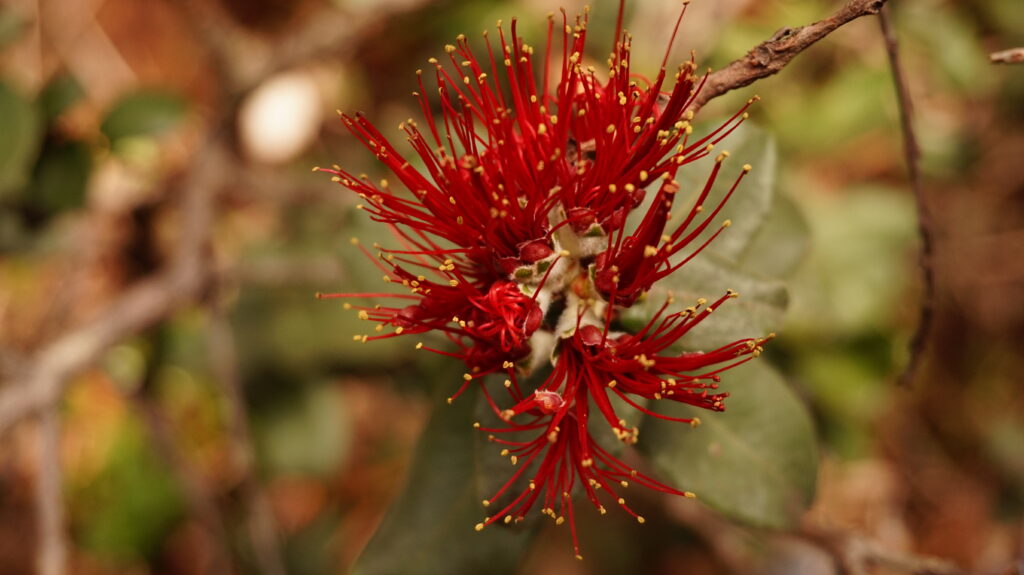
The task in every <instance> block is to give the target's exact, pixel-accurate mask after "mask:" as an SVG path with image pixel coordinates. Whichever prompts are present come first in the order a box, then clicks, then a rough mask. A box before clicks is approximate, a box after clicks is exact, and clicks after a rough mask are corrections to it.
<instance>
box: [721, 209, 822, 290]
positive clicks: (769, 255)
mask: <svg viewBox="0 0 1024 575" xmlns="http://www.w3.org/2000/svg"><path fill="white" fill-rule="evenodd" d="M810 235H811V231H810V228H809V227H808V224H807V219H806V218H805V217H804V215H803V212H801V211H800V208H798V207H797V205H796V202H794V201H793V200H792V199H790V197H789V196H788V195H786V194H782V193H776V194H775V197H774V201H773V202H772V205H771V209H770V210H769V211H768V215H767V217H766V218H765V220H764V222H763V223H762V225H761V227H760V229H758V230H757V233H756V234H754V237H753V238H752V239H751V241H750V243H749V244H747V247H746V248H745V249H744V250H743V251H742V252H741V253H739V254H738V257H737V260H736V261H737V263H738V264H739V266H740V267H741V268H743V269H744V270H746V271H749V272H753V273H758V274H761V275H765V276H769V277H775V278H788V277H790V276H791V275H793V273H794V272H795V271H796V270H797V268H798V267H799V266H800V264H801V263H802V262H803V260H804V257H805V256H806V255H807V252H808V250H809V248H810Z"/></svg>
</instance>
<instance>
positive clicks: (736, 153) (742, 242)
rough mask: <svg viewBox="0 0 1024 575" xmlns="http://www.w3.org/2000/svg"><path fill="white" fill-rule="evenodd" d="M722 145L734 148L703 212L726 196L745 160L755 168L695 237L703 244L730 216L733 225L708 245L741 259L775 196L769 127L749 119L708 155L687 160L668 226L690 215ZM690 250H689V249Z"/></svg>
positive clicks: (705, 213)
mask: <svg viewBox="0 0 1024 575" xmlns="http://www.w3.org/2000/svg"><path fill="white" fill-rule="evenodd" d="M723 150H728V151H729V154H730V155H729V158H728V159H726V160H725V161H724V162H723V163H722V169H721V171H720V172H719V174H718V177H717V178H715V184H714V186H713V187H712V188H711V193H710V194H709V195H708V197H707V199H706V200H705V201H704V209H705V212H704V213H703V214H702V215H707V214H710V213H711V210H713V209H714V207H715V206H717V205H718V203H719V202H720V201H721V199H722V198H724V197H725V194H727V193H728V192H729V189H730V188H732V186H733V184H735V183H736V178H737V177H739V175H740V173H741V172H742V166H743V165H744V164H750V165H751V166H752V167H753V170H751V172H750V173H749V174H747V176H746V177H745V178H743V183H741V184H740V185H739V186H738V187H737V188H736V191H735V192H734V193H733V195H732V197H731V198H730V199H729V201H728V202H727V203H726V204H725V206H723V207H722V211H721V212H719V214H718V216H717V217H716V218H715V222H714V223H713V224H712V225H710V226H708V229H707V230H706V231H705V232H704V233H703V234H701V235H700V236H698V237H697V238H695V239H694V241H693V244H692V245H693V246H694V247H696V246H699V245H700V244H702V243H703V241H704V240H705V239H707V238H709V237H710V236H711V235H712V234H714V233H715V232H716V231H717V230H718V229H719V224H720V223H721V222H724V221H725V220H731V221H732V225H731V226H730V227H729V229H727V230H725V231H724V232H722V233H721V235H719V236H718V237H717V238H716V239H715V241H714V242H713V243H712V244H711V245H710V246H708V250H709V251H712V252H714V253H716V254H718V255H721V256H724V257H726V258H729V259H736V258H738V257H739V255H740V254H741V253H742V252H743V251H744V250H745V249H747V246H749V245H750V242H751V241H753V239H754V235H755V234H756V233H757V231H758V229H760V228H761V226H762V225H763V223H764V220H765V217H767V215H768V213H769V210H770V209H771V206H772V202H773V200H774V196H775V194H774V185H775V168H776V156H777V154H776V151H775V140H774V139H773V138H772V137H771V136H770V135H769V134H768V132H766V131H764V130H762V129H760V128H758V127H756V126H754V125H753V124H751V123H750V122H745V123H744V124H743V125H741V126H740V127H739V128H737V129H736V131H734V132H733V133H732V134H730V135H729V137H728V138H726V139H725V140H724V141H722V142H721V143H719V144H718V146H717V148H716V149H715V150H713V151H712V152H711V154H709V155H708V156H707V157H705V158H702V159H701V160H699V161H697V162H694V163H692V164H688V165H686V166H683V167H682V168H681V169H680V170H679V175H678V176H677V178H676V179H677V180H678V181H679V183H680V185H681V186H682V190H681V192H680V194H685V195H679V197H677V198H676V201H677V203H676V204H675V209H673V210H672V211H673V215H674V217H673V218H672V220H670V222H669V224H668V226H666V229H674V228H675V226H677V225H679V224H680V223H682V222H683V220H684V219H685V218H686V217H687V216H688V215H689V212H690V209H691V207H692V206H693V203H694V201H695V200H696V198H697V197H698V195H699V194H700V192H701V190H703V189H704V185H705V183H706V182H707V178H708V175H709V174H711V170H712V169H713V168H714V166H715V158H716V157H717V156H718V154H719V153H721V151H723ZM684 252H685V253H687V254H689V253H690V252H689V251H688V250H684Z"/></svg>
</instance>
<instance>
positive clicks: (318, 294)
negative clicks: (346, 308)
mask: <svg viewBox="0 0 1024 575" xmlns="http://www.w3.org/2000/svg"><path fill="white" fill-rule="evenodd" d="M313 297H315V298H316V299H324V294H322V293H320V292H316V293H315V294H313Z"/></svg>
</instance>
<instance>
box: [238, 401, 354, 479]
mask: <svg viewBox="0 0 1024 575" xmlns="http://www.w3.org/2000/svg"><path fill="white" fill-rule="evenodd" d="M343 403H344V399H343V398H342V393H341V390H339V389H338V388H337V387H334V386H330V385H313V386H306V387H304V388H303V389H302V390H301V391H299V392H298V395H297V397H293V398H291V399H290V400H288V401H287V402H286V403H285V404H283V405H280V404H279V405H277V406H276V408H275V409H274V410H273V411H270V412H267V413H265V414H263V415H262V416H261V417H260V418H259V419H258V420H257V421H256V422H255V425H254V431H255V435H256V439H257V444H258V446H259V450H260V454H261V456H262V459H263V462H264V463H265V464H266V465H267V466H268V467H269V468H270V469H271V470H272V471H273V472H275V473H285V474H288V473H298V474H304V475H314V476H321V477H326V476H330V475H331V474H332V473H334V472H335V471H336V470H337V468H338V466H339V465H340V464H341V462H342V461H343V460H344V459H345V456H346V454H347V452H348V448H349V445H350V442H351V439H352V437H351V435H352V432H351V429H350V427H349V424H348V415H347V414H346V413H345V410H344V409H343V408H342V405H343Z"/></svg>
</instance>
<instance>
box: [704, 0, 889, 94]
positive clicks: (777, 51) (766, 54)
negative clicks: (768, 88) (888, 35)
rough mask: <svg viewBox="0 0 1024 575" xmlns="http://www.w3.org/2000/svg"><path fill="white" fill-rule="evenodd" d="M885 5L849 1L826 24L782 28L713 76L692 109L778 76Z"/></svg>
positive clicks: (876, 1) (882, 1) (873, 1)
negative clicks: (810, 50)
mask: <svg viewBox="0 0 1024 575" xmlns="http://www.w3.org/2000/svg"><path fill="white" fill-rule="evenodd" d="M885 2H886V0H849V1H848V2H847V3H846V4H844V5H843V6H842V8H840V9H839V10H837V11H836V12H835V13H834V14H832V15H831V16H829V17H828V18H825V19H824V20H819V21H817V22H814V23H813V24H808V25H806V26H799V27H796V28H782V29H781V30H779V31H778V32H776V33H775V34H774V35H773V36H772V37H771V38H769V39H768V40H765V41H764V42H762V43H760V44H758V45H757V46H754V48H753V49H751V50H750V51H749V52H747V55H746V56H744V57H742V58H740V59H738V60H734V61H733V62H732V63H730V64H729V65H728V66H726V67H725V68H722V69H721V70H717V71H715V72H712V73H711V74H710V75H709V76H708V79H707V82H706V83H705V84H704V88H703V89H702V90H701V91H700V93H699V94H698V95H697V97H696V99H695V101H694V104H693V106H692V107H691V109H693V110H697V109H700V108H701V107H703V106H704V104H707V103H708V102H710V101H711V100H713V99H715V98H717V97H719V96H721V95H723V94H725V93H726V92H730V91H732V90H735V89H737V88H742V87H744V86H749V85H750V84H753V83H754V82H756V81H757V80H760V79H762V78H767V77H768V76H772V75H774V74H777V73H778V72H779V70H782V69H783V68H785V67H786V64H789V62H790V60H792V59H793V58H795V57H796V55H797V54H799V53H800V52H803V51H804V50H806V49H807V48H809V47H811V45H812V44H814V43H815V42H817V41H818V40H821V39H822V38H824V37H825V36H828V35H829V34H831V33H832V32H834V31H836V29H838V28H839V27H840V26H843V25H844V24H846V23H848V22H850V21H852V20H856V19H857V18H860V17H861V16H869V15H871V14H878V11H879V10H881V8H882V6H884V5H885Z"/></svg>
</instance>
